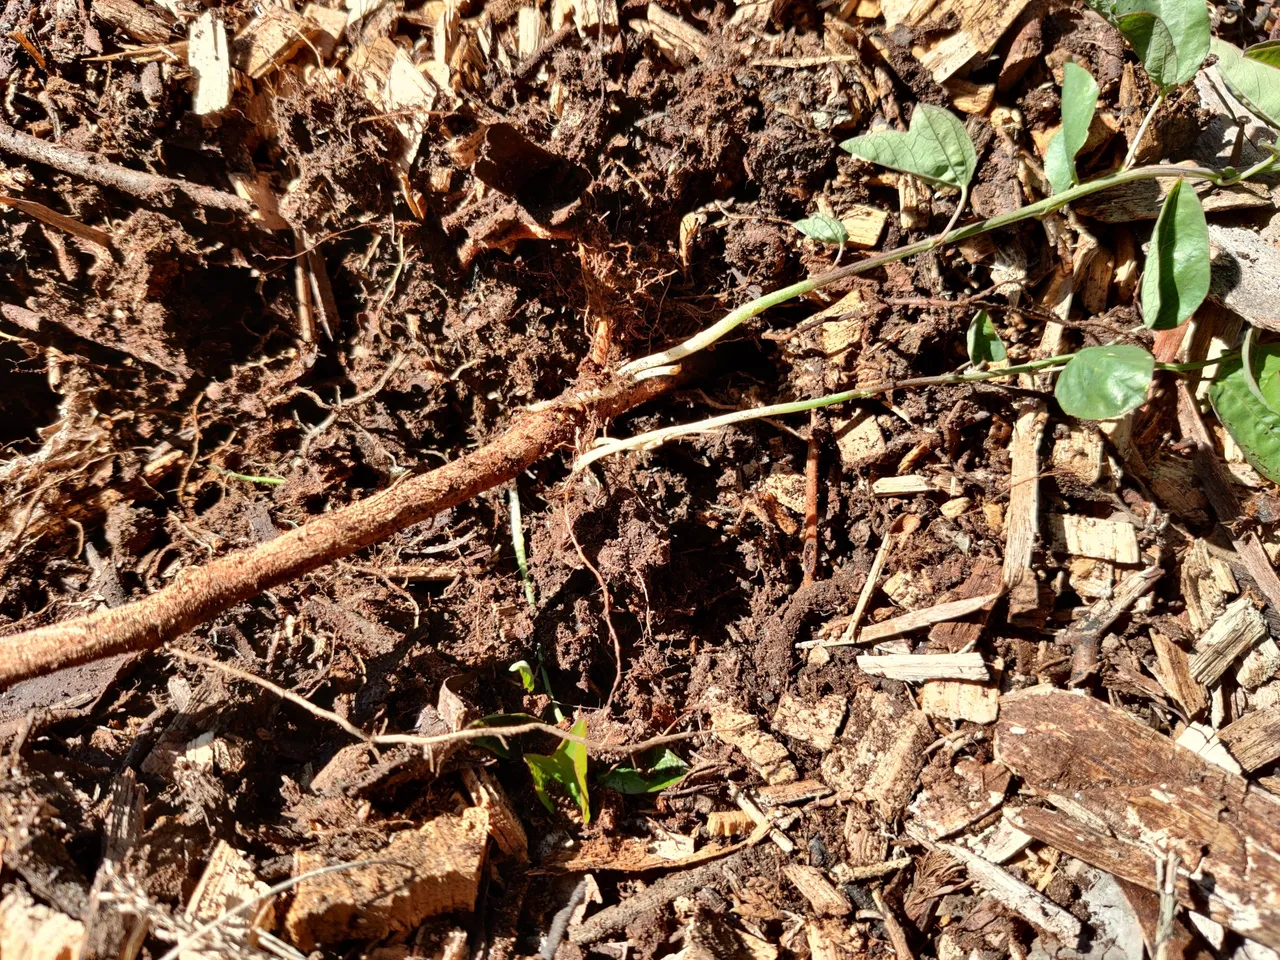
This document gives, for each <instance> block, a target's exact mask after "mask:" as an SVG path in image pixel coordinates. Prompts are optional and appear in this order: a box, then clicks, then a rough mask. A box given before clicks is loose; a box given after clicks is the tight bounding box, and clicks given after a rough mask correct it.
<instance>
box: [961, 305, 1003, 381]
mask: <svg viewBox="0 0 1280 960" xmlns="http://www.w3.org/2000/svg"><path fill="white" fill-rule="evenodd" d="M965 344H966V345H967V346H968V348H969V362H970V363H972V364H973V365H974V366H975V367H976V366H977V365H978V364H980V363H995V362H998V361H1000V360H1003V359H1005V358H1006V357H1008V356H1009V354H1008V351H1006V350H1005V348H1004V341H1003V340H1001V339H1000V334H998V333H996V328H995V325H994V324H992V322H991V318H990V317H989V316H987V311H985V310H979V311H978V312H977V314H976V315H975V316H974V318H973V319H972V320H971V321H970V322H969V332H968V333H967V334H966V335H965Z"/></svg>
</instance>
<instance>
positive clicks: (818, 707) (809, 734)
mask: <svg viewBox="0 0 1280 960" xmlns="http://www.w3.org/2000/svg"><path fill="white" fill-rule="evenodd" d="M846 705H847V704H846V701H845V698H844V697H842V696H840V695H839V694H834V693H833V694H828V695H827V696H825V697H822V698H820V699H819V700H818V702H817V703H815V704H813V705H810V704H808V703H807V702H805V700H804V699H802V698H801V697H797V696H795V695H794V694H793V693H791V692H790V691H788V692H786V693H784V694H783V695H782V697H781V698H780V699H779V700H778V709H777V710H775V711H774V714H773V729H775V730H777V731H778V732H779V733H780V734H782V735H783V736H784V737H791V738H792V739H793V740H800V741H803V742H804V743H807V744H809V745H810V746H812V747H814V748H816V749H818V750H830V749H831V745H832V744H833V743H835V739H836V731H838V730H839V729H840V724H841V722H842V721H843V720H844V712H845V707H846Z"/></svg>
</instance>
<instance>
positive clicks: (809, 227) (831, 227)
mask: <svg viewBox="0 0 1280 960" xmlns="http://www.w3.org/2000/svg"><path fill="white" fill-rule="evenodd" d="M792 226H793V227H795V228H796V229H797V230H799V231H800V232H801V233H803V234H804V235H805V236H806V237H808V238H809V239H810V240H817V241H818V242H819V243H829V244H831V245H832V246H836V245H839V246H844V245H845V243H847V242H848V240H849V231H848V230H846V229H845V228H844V224H843V223H842V222H841V221H839V220H837V219H836V218H835V217H828V216H826V215H825V214H822V213H817V214H814V215H813V216H812V217H805V218H804V219H803V220H797V221H796V222H795V223H793V224H792Z"/></svg>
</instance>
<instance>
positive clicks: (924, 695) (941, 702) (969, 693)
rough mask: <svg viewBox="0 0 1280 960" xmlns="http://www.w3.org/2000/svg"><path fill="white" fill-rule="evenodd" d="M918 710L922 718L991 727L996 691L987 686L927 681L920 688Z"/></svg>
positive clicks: (996, 706)
mask: <svg viewBox="0 0 1280 960" xmlns="http://www.w3.org/2000/svg"><path fill="white" fill-rule="evenodd" d="M920 709H921V710H923V711H924V712H925V715H926V716H930V717H940V718H942V719H944V720H971V721H973V722H974V723H995V720H996V717H997V716H999V712H1000V691H999V690H997V689H996V688H995V687H993V686H991V685H990V684H982V683H962V682H960V681H956V680H930V681H929V682H927V683H926V684H925V685H924V686H923V687H921V688H920Z"/></svg>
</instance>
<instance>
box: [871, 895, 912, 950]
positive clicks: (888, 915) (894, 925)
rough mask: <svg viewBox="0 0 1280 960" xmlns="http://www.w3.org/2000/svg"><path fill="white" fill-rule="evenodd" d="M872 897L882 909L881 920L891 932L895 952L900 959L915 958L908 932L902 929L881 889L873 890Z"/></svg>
mask: <svg viewBox="0 0 1280 960" xmlns="http://www.w3.org/2000/svg"><path fill="white" fill-rule="evenodd" d="M871 899H872V900H873V901H875V905H876V909H877V910H879V911H880V922H881V923H883V924H884V929H885V931H886V932H887V933H888V934H889V943H890V944H892V945H893V952H894V954H895V955H896V956H897V958H898V960H915V954H913V953H912V952H911V945H910V944H909V943H907V932H906V931H905V930H903V929H902V924H900V923H899V922H898V918H897V917H896V916H894V913H893V911H892V910H890V909H889V906H888V904H886V903H885V902H884V897H882V896H881V895H880V891H879V890H872V891H871Z"/></svg>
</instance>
